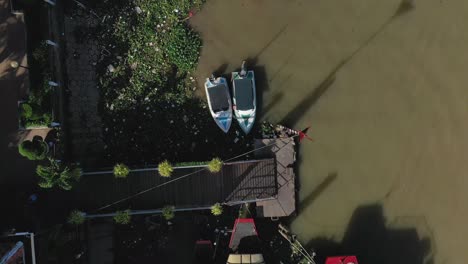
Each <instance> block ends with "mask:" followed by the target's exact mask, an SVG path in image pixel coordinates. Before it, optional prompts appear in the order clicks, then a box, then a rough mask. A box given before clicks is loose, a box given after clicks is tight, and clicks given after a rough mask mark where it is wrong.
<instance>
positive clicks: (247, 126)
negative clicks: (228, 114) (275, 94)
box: [232, 61, 257, 134]
mask: <svg viewBox="0 0 468 264" xmlns="http://www.w3.org/2000/svg"><path fill="white" fill-rule="evenodd" d="M232 93H233V96H232V98H233V100H234V106H233V109H234V115H235V116H236V119H237V121H238V122H239V125H240V127H241V128H242V130H243V131H244V132H245V133H246V134H248V133H249V132H250V130H251V129H252V127H253V124H254V122H255V114H256V111H257V102H256V101H257V96H256V94H255V93H256V92H255V74H254V71H247V70H246V67H245V61H244V62H242V67H241V71H240V72H233V73H232Z"/></svg>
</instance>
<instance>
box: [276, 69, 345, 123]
mask: <svg viewBox="0 0 468 264" xmlns="http://www.w3.org/2000/svg"><path fill="white" fill-rule="evenodd" d="M345 63H346V62H345V61H342V62H341V63H340V64H338V65H337V66H336V67H335V68H334V69H333V70H332V71H331V72H330V73H329V74H328V75H327V77H326V78H325V79H324V80H323V81H322V82H321V83H320V84H319V85H318V86H317V87H316V88H315V89H313V90H312V91H311V92H310V93H309V94H307V95H305V96H304V97H303V99H302V101H300V102H299V103H298V104H297V105H296V106H295V107H294V108H293V109H292V110H291V111H289V113H287V114H286V115H285V116H284V117H283V119H281V121H280V122H279V123H280V124H284V125H287V126H289V127H291V128H294V126H295V125H296V124H297V122H298V121H299V119H300V118H301V117H302V115H303V113H304V112H305V111H307V109H309V108H310V107H312V106H313V105H314V104H315V103H316V102H317V101H318V99H320V97H322V95H323V94H324V93H325V92H326V91H327V90H328V88H330V86H331V85H332V84H333V82H334V81H335V74H336V72H337V71H338V70H340V69H341V67H343V65H344V64H345Z"/></svg>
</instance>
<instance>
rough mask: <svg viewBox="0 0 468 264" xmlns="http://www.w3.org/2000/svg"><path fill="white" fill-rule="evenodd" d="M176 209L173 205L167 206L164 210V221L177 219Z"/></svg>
mask: <svg viewBox="0 0 468 264" xmlns="http://www.w3.org/2000/svg"><path fill="white" fill-rule="evenodd" d="M174 209H175V207H174V206H172V205H168V206H165V207H164V208H163V209H162V216H163V217H164V219H166V220H167V221H169V220H171V219H173V218H174V217H175V213H174Z"/></svg>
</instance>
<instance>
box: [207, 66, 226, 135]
mask: <svg viewBox="0 0 468 264" xmlns="http://www.w3.org/2000/svg"><path fill="white" fill-rule="evenodd" d="M205 91H206V97H207V100H208V106H209V107H210V112H211V116H213V119H214V121H215V122H216V124H217V125H218V126H219V128H221V130H223V131H224V133H227V132H228V131H229V128H230V127H231V123H232V103H231V95H230V94H229V88H228V83H227V81H226V78H223V77H218V78H215V77H214V76H213V75H212V76H211V78H207V79H206V82H205Z"/></svg>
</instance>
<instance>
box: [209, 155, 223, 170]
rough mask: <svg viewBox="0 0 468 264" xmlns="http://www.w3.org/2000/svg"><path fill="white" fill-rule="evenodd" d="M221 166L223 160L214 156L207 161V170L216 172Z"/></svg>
mask: <svg viewBox="0 0 468 264" xmlns="http://www.w3.org/2000/svg"><path fill="white" fill-rule="evenodd" d="M222 168H223V161H222V160H221V159H219V158H214V159H212V160H211V161H210V163H208V170H209V171H210V172H213V173H216V172H220V171H221V169H222Z"/></svg>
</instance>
